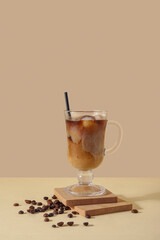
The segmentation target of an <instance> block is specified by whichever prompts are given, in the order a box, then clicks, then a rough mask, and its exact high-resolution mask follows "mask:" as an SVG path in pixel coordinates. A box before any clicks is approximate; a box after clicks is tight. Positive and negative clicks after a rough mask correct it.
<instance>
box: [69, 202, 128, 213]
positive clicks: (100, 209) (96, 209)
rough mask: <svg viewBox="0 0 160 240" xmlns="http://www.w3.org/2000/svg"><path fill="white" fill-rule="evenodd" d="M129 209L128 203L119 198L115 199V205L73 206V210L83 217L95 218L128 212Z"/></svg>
mask: <svg viewBox="0 0 160 240" xmlns="http://www.w3.org/2000/svg"><path fill="white" fill-rule="evenodd" d="M131 209H132V204H131V203H128V202H126V201H124V200H122V199H119V198H118V199H117V203H103V204H92V205H81V206H74V210H75V211H77V212H78V213H79V214H80V215H82V216H84V217H85V216H86V214H89V215H91V216H96V215H101V214H107V213H115V212H123V211H130V210H131Z"/></svg>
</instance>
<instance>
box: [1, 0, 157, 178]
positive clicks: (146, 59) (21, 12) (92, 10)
mask: <svg viewBox="0 0 160 240" xmlns="http://www.w3.org/2000/svg"><path fill="white" fill-rule="evenodd" d="M159 9H160V1H155V0H150V1H147V0H146V1H142V0H138V1H133V0H130V1H128V0H126V1H122V0H117V1H98V0H97V1H93V0H92V1H89V0H85V1H83V0H82V1H75V0H73V1H70V0H68V1H65V0H64V1H48V0H44V1H34V0H33V1H32V0H30V1H27V0H25V1H21V0H19V1H17V0H14V1H11V0H10V1H0V161H1V167H0V176H27V177H30V176H33V177H36V176H39V177H40V176H41V177H43V176H44V177H56V176H75V174H76V170H75V169H73V168H72V166H70V164H69V163H68V162H67V157H66V151H67V147H66V132H65V125H64V114H63V110H64V109H65V104H64V95H63V94H64V91H68V92H69V95H70V105H71V108H72V109H74V110H75V109H76V110H81V109H84V110H88V109H106V110H108V111H109V119H114V120H117V121H119V122H120V123H121V125H122V126H123V130H124V136H123V141H122V144H121V147H120V148H119V150H118V151H117V152H116V153H114V154H112V155H110V156H108V157H105V159H104V161H103V163H102V165H101V166H100V167H99V168H97V170H96V171H95V175H96V176H115V177H118V176H124V177H125V176H160V171H159V168H160V163H159V162H160V148H159V144H160V141H159V139H160V125H159V124H160V110H159V103H160V84H159V81H160V33H159V23H160V14H159ZM115 134H116V131H115V129H108V139H110V140H109V141H108V144H109V145H111V144H112V143H113V142H114V138H115V137H116V135H115Z"/></svg>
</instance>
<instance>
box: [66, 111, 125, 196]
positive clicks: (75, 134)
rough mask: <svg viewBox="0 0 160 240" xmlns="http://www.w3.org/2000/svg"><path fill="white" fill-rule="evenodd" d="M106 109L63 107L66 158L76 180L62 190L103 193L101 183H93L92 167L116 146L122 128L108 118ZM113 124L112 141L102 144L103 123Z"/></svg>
mask: <svg viewBox="0 0 160 240" xmlns="http://www.w3.org/2000/svg"><path fill="white" fill-rule="evenodd" d="M107 115H108V112H107V111H100V110H95V111H67V110H65V120H66V131H67V141H68V160H69V162H70V163H71V164H72V166H73V167H75V168H77V169H78V170H79V171H78V184H75V185H71V186H68V187H66V188H65V190H66V191H67V192H68V193H70V194H73V195H77V196H98V195H101V194H104V193H105V188H104V187H103V186H99V185H94V184H93V183H92V180H93V173H92V169H94V168H97V167H98V166H99V165H100V164H101V162H102V161H103V158H104V156H105V154H106V153H112V152H113V151H115V150H117V148H118V147H119V145H120V143H121V139H122V128H121V126H120V124H119V123H118V122H116V121H109V120H108V118H107ZM109 124H112V125H114V126H116V127H117V129H118V138H117V141H116V143H115V145H114V146H113V147H111V148H109V149H106V148H105V147H104V139H105V129H106V126H108V125H109Z"/></svg>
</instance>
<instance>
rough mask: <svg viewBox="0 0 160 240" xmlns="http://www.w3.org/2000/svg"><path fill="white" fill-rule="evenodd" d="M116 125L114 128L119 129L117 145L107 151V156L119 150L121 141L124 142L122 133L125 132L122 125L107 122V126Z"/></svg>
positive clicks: (110, 121)
mask: <svg viewBox="0 0 160 240" xmlns="http://www.w3.org/2000/svg"><path fill="white" fill-rule="evenodd" d="M109 124H110V125H114V126H116V127H117V129H118V137H117V140H116V143H115V144H114V145H113V147H111V148H108V149H105V154H106V153H109V154H110V153H113V152H115V151H116V150H117V149H118V148H119V146H120V144H121V141H122V133H123V130H122V127H121V125H120V124H119V123H118V122H116V121H112V120H109V121H108V122H107V125H109Z"/></svg>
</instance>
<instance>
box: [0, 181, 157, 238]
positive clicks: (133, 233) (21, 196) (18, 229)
mask: <svg viewBox="0 0 160 240" xmlns="http://www.w3.org/2000/svg"><path fill="white" fill-rule="evenodd" d="M75 182H76V179H74V178H0V240H10V239H14V240H29V239H30V240H42V239H43V240H49V239H56V240H62V239H63V240H64V239H70V240H72V239H74V240H78V239H81V240H82V239H96V240H97V239H99V240H100V239H106V240H107V239H109V240H113V239H114V240H121V239H123V240H132V239H133V240H139V239H140V240H141V239H145V240H160V178H95V179H94V183H96V184H101V185H103V186H105V187H106V188H107V189H109V190H110V191H112V192H113V193H115V194H116V195H118V196H119V197H120V196H121V197H122V198H123V199H126V200H128V201H130V202H132V203H133V207H134V208H137V209H138V210H139V213H138V214H133V213H131V212H130V211H128V212H120V213H111V214H105V215H100V216H95V217H92V218H91V219H86V218H84V217H82V216H75V217H74V218H72V219H69V218H68V217H67V214H63V215H57V216H54V217H52V218H50V219H51V221H50V222H44V221H43V213H38V214H34V215H32V214H28V213H27V214H23V215H20V214H18V211H19V210H25V212H26V209H27V207H28V205H27V204H26V203H25V202H24V200H25V199H31V200H36V201H42V202H45V201H44V200H43V197H44V196H49V197H51V196H52V195H53V189H54V188H55V187H64V186H67V185H70V184H73V183H75ZM15 202H18V203H19V204H20V206H19V207H14V206H13V203H15ZM72 220H73V221H74V222H75V224H78V225H76V226H73V227H69V226H64V227H61V228H60V227H59V228H52V227H51V226H52V224H56V223H57V222H59V221H63V222H64V223H66V222H67V221H72ZM84 221H88V222H89V223H90V224H91V226H88V227H85V226H83V225H82V223H83V222H84Z"/></svg>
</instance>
